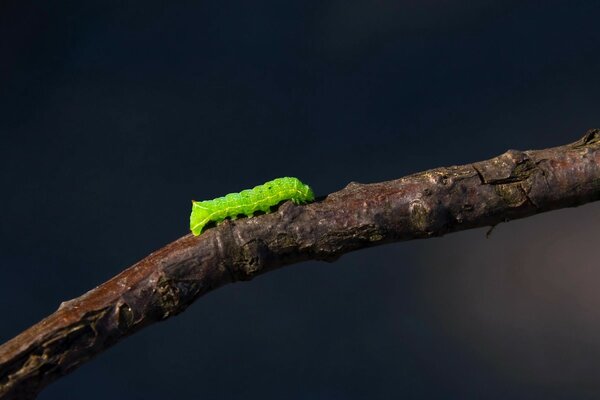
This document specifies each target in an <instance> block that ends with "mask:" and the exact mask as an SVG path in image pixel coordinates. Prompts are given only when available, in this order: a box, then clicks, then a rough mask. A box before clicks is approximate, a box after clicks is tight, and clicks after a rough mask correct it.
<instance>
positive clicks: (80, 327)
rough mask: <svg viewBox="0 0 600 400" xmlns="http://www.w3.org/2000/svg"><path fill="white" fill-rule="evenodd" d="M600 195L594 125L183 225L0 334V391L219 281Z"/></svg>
mask: <svg viewBox="0 0 600 400" xmlns="http://www.w3.org/2000/svg"><path fill="white" fill-rule="evenodd" d="M599 199H600V130H598V129H594V130H590V131H588V132H587V133H586V134H585V136H584V137H583V138H582V139H580V140H579V141H577V142H575V143H572V144H569V145H565V146H561V147H555V148H551V149H546V150H536V151H525V152H521V151H516V150H509V151H507V152H506V153H504V154H502V155H500V156H498V157H496V158H493V159H491V160H487V161H482V162H477V163H474V164H468V165H463V166H452V167H447V168H437V169H432V170H429V171H425V172H421V173H417V174H414V175H410V176H407V177H404V178H401V179H397V180H393V181H389V182H382V183H374V184H359V183H354V182H353V183H350V184H349V185H348V186H347V187H346V188H344V189H342V190H340V191H339V192H336V193H333V194H330V195H329V196H327V197H326V198H325V199H323V200H321V201H317V202H315V203H312V204H309V205H306V206H294V205H293V204H292V203H291V202H287V203H285V204H283V205H282V206H281V207H280V208H279V209H278V211H277V212H274V213H272V214H266V215H262V216H260V217H255V218H247V219H240V220H236V221H225V222H224V223H223V224H221V225H219V226H217V227H215V228H214V229H208V230H207V231H206V232H205V233H204V234H202V235H201V236H199V237H194V236H192V235H187V236H184V237H182V238H180V239H178V240H176V241H174V242H173V243H171V244H169V245H167V246H165V247H164V248H162V249H160V250H158V251H156V252H154V253H152V254H150V255H149V256H147V257H146V258H144V259H143V260H141V261H140V262H138V263H137V264H135V265H133V266H132V267H130V268H128V269H126V270H125V271H123V272H121V273H120V274H119V275H117V276H115V277H114V278H112V279H111V280H109V281H108V282H106V283H104V284H102V285H101V286H98V287H97V288H95V289H93V290H91V291H89V292H87V293H86V294H84V295H83V296H81V297H78V298H76V299H73V300H70V301H66V302H64V303H62V304H61V306H60V307H59V309H58V310H57V311H56V312H55V313H53V314H52V315H50V316H48V317H47V318H45V319H44V320H42V321H41V322H39V323H37V324H36V325H34V326H32V327H30V328H29V329H27V330H26V331H24V332H23V333H21V334H20V335H18V336H16V337H15V338H13V339H12V340H10V341H8V342H7V343H5V344H4V345H2V346H0V399H17V398H18V399H32V398H35V397H36V396H37V394H38V392H39V391H40V390H41V389H42V388H44V387H45V386H46V385H48V384H49V383H51V382H53V381H54V380H56V379H58V378H59V377H61V376H63V375H65V374H68V373H69V372H71V371H73V370H74V369H75V368H77V367H79V366H80V365H81V364H83V363H84V362H85V361H87V360H89V359H90V358H92V357H93V356H95V355H96V354H98V353H100V352H102V351H103V350H105V349H107V348H108V347H110V346H112V345H113V344H115V343H117V342H118V341H120V340H121V339H123V338H124V337H126V336H128V335H131V334H132V333H134V332H136V331H138V330H140V329H142V328H143V327H145V326H148V325H150V324H152V323H154V322H157V321H160V320H163V319H166V318H168V317H170V316H172V315H176V314H178V313H180V312H182V311H184V310H185V309H186V308H187V306H188V305H190V304H191V303H192V302H194V301H195V300H196V299H197V298H198V297H200V296H201V295H203V294H205V293H206V292H208V291H210V290H213V289H216V288H218V287H219V286H221V285H224V284H226V283H230V282H235V281H241V280H250V279H252V278H253V277H254V276H256V275H258V274H262V273H264V272H268V271H271V270H273V269H276V268H280V267H282V266H285V265H289V264H293V263H297V262H300V261H305V260H311V259H316V260H325V261H334V260H336V259H337V258H338V257H340V256H341V255H342V254H345V253H347V252H349V251H353V250H357V249H361V248H365V247H370V246H375V245H380V244H384V243H390V242H396V241H401V240H410V239H417V238H427V237H433V236H441V235H444V234H446V233H450V232H456V231H460V230H465V229H470V228H477V227H482V226H495V225H496V224H499V223H501V222H505V221H508V220H511V219H516V218H523V217H527V216H530V215H534V214H537V213H540V212H544V211H549V210H553V209H557V208H563V207H575V206H578V205H581V204H584V203H588V202H591V201H595V200H599Z"/></svg>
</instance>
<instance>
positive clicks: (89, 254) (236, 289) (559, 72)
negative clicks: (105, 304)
mask: <svg viewBox="0 0 600 400" xmlns="http://www.w3.org/2000/svg"><path fill="white" fill-rule="evenodd" d="M48 3H51V4H48ZM599 16H600V2H597V1H544V2H538V1H535V2H533V1H506V0H505V1H488V0H479V1H475V2H473V1H439V0H420V1H389V0H382V1H364V0H353V1H341V0H338V1H319V2H306V1H271V2H269V1H227V2H203V1H189V2H188V1H176V2H157V1H144V2H106V1H103V2H91V1H84V2H68V1H58V2H42V1H39V2H24V1H19V2H17V1H10V2H6V1H4V2H1V3H0V134H1V138H2V140H1V142H0V165H1V169H0V185H1V187H2V196H0V210H2V212H1V214H0V215H1V217H0V268H1V270H0V272H1V275H0V315H2V322H0V341H1V342H3V341H5V340H8V339H9V338H11V337H13V336H14V335H16V334H17V333H19V332H20V331H22V330H23V329H25V328H27V327H28V326H30V325H31V324H33V323H35V322H37V321H38V320H40V319H41V318H43V317H44V316H46V315H48V314H49V313H51V312H53V311H54V310H55V309H56V308H57V307H58V305H59V303H60V302H61V301H63V300H67V299H70V298H73V297H76V296H79V295H81V294H82V293H84V292H86V291H87V290H89V289H91V288H93V287H95V286H96V285H98V284H100V283H101V282H103V281H105V280H107V279H108V278H110V277H111V276H113V275H115V274H116V273H118V272H119V271H121V270H122V269H123V268H125V267H126V266H128V265H130V264H132V263H134V262H135V261H137V260H139V259H140V258H142V257H144V256H145V255H147V254H148V253H150V252H151V251H153V250H156V249H157V248H159V247H161V246H162V245H164V244H166V243H168V242H170V241H172V240H174V239H176V238H177V237H179V236H182V235H184V234H185V233H186V232H187V229H188V216H189V211H190V200H191V199H192V198H193V199H198V200H200V199H208V198H213V197H216V196H219V195H222V194H225V193H228V192H232V191H239V190H241V189H244V188H247V187H252V186H254V185H256V184H260V183H262V182H264V181H267V180H270V179H273V178H275V177H279V176H298V177H299V178H301V179H302V180H304V181H306V182H308V183H309V184H311V185H312V186H313V188H314V189H315V191H316V192H317V194H318V195H325V194H327V193H330V192H333V191H336V190H338V189H340V188H342V187H343V186H345V185H346V184H347V183H348V182H349V181H352V180H354V181H359V182H376V181H382V180H388V179H392V178H397V177H400V176H403V175H405V174H409V173H412V172H417V171H420V170H423V169H428V168H434V167H438V166H443V165H452V164H461V163H467V162H471V161H477V160H481V159H485V158H489V157H492V156H495V155H497V154H499V153H502V152H504V151H505V150H507V149H509V148H517V149H528V148H543V147H549V146H555V145H561V144H565V143H568V142H572V141H575V140H576V139H578V138H579V137H581V136H582V135H583V134H584V132H585V130H586V129H588V128H592V127H600V121H599V113H598V110H599V105H600V104H599V98H598V94H599V89H600V73H599V67H600V51H599V49H600V26H599V25H598V20H599V18H598V17H599ZM599 225H600V207H599V206H598V204H591V205H587V206H584V207H581V208H578V209H570V210H559V211H556V212H553V213H549V214H545V215H540V216H536V217H533V218H529V219H526V220H522V221H514V222H511V223H508V224H502V225H501V226H499V227H497V228H496V230H495V231H494V233H493V234H492V236H491V238H490V239H487V240H486V239H485V231H486V230H485V229H479V230H473V231H469V232H464V233H459V234H454V235H450V236H448V237H444V238H438V239H432V240H425V241H415V242H407V243H400V244H394V245H388V246H384V247H379V248H374V249H369V250H365V251H360V252H356V253H353V254H348V255H346V256H344V257H342V259H341V260H339V261H337V262H336V263H334V264H325V263H318V262H308V263H304V264H301V265H296V266H293V267H289V268H284V269H282V270H279V271H276V272H273V273H270V274H267V275H264V276H261V277H259V278H256V279H255V280H254V281H252V282H250V283H242V284H233V285H229V286H226V287H223V288H221V289H219V290H217V291H215V292H213V293H210V294H209V295H207V296H206V297H204V298H201V299H200V300H199V301H198V302H197V303H196V304H194V305H193V306H191V307H190V308H189V309H188V310H187V311H186V312H185V313H183V314H182V315H180V316H177V317H175V318H172V319H170V320H168V321H165V322H163V323H160V324H157V325H155V326H152V327H150V328H148V329H145V330H144V331H142V332H140V333H138V334H136V335H135V336H133V337H131V338H128V339H127V340H125V341H124V342H122V343H120V344H118V345H117V346H115V347H113V348H112V349H110V350H109V351H107V352H105V353H103V354H102V355H100V356H99V357H97V358H96V359H95V360H93V361H91V362H89V363H88V364H86V365H85V366H83V367H82V368H80V369H78V370H77V371H75V372H74V373H73V374H71V375H69V376H68V377H66V378H64V379H61V380H60V381H59V382H57V383H55V384H53V385H51V386H50V387H49V388H48V389H47V390H45V391H44V392H43V394H42V395H41V396H40V399H42V400H50V399H83V398H85V399H107V398H111V399H165V398H202V399H241V398H244V399H261V400H264V399H366V398H374V399H391V398H415V399H419V398H423V399H425V398H428V399H479V398H490V399H534V398H539V399H585V398H597V397H598V394H600V383H598V376H600V375H599V374H600V311H599V310H600V294H599V292H598V290H597V288H598V281H599V279H600V271H599V270H598V263H597V256H595V254H597V246H598V226H599Z"/></svg>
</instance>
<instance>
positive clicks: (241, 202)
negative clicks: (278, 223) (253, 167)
mask: <svg viewBox="0 0 600 400" xmlns="http://www.w3.org/2000/svg"><path fill="white" fill-rule="evenodd" d="M314 199H315V195H314V193H313V191H312V189H311V188H310V186H308V185H305V184H304V183H302V182H301V181H300V180H299V179H298V178H288V177H286V178H277V179H274V180H272V181H270V182H267V183H265V184H263V185H259V186H256V187H255V188H254V189H247V190H242V191H241V192H240V193H230V194H228V195H226V196H224V197H218V198H216V199H213V200H206V201H194V200H192V214H191V215H190V230H191V231H192V233H193V234H194V235H195V236H198V235H199V234H200V233H202V229H204V226H205V225H206V224H208V223H209V222H216V223H218V222H221V221H223V220H224V219H225V218H231V219H236V218H237V216H238V215H240V214H243V215H246V216H248V217H252V216H253V215H254V213H255V212H257V211H262V212H265V213H267V212H269V211H270V210H271V207H273V206H276V205H277V204H279V203H280V202H282V201H284V200H292V201H293V202H294V203H295V204H302V203H307V202H310V201H313V200H314Z"/></svg>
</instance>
